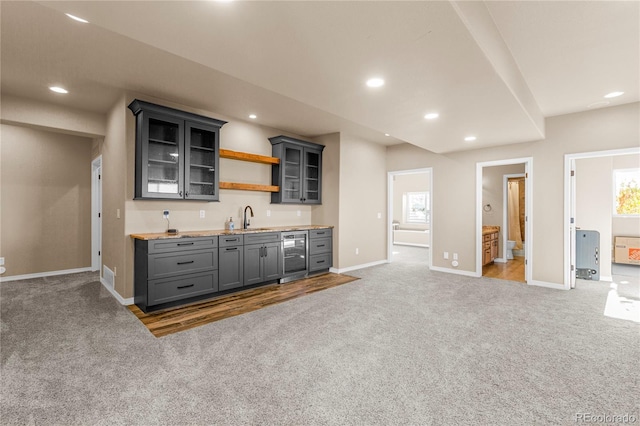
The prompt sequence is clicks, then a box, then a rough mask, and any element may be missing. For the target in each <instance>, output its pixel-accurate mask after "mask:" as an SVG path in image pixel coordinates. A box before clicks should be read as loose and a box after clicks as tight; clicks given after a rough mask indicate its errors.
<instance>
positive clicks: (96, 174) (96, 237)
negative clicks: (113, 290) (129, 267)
mask: <svg viewBox="0 0 640 426" xmlns="http://www.w3.org/2000/svg"><path fill="white" fill-rule="evenodd" d="M91 270H92V271H99V272H100V276H102V155H99V156H98V157H96V158H95V159H94V160H93V161H91Z"/></svg>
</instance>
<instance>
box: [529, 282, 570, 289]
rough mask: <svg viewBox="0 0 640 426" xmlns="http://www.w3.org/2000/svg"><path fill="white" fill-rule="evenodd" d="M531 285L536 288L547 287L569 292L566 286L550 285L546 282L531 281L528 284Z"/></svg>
mask: <svg viewBox="0 0 640 426" xmlns="http://www.w3.org/2000/svg"><path fill="white" fill-rule="evenodd" d="M527 284H529V285H534V286H536V287H546V288H552V289H554V290H569V289H568V288H566V287H565V286H564V285H562V284H556V283H549V282H546V281H537V280H531V282H529V283H527Z"/></svg>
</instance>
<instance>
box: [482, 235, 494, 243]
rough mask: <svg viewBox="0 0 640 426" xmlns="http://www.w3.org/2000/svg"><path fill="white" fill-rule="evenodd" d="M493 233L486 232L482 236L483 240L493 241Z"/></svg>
mask: <svg viewBox="0 0 640 426" xmlns="http://www.w3.org/2000/svg"><path fill="white" fill-rule="evenodd" d="M491 235H493V234H486V235H483V236H482V241H491Z"/></svg>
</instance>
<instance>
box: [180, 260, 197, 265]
mask: <svg viewBox="0 0 640 426" xmlns="http://www.w3.org/2000/svg"><path fill="white" fill-rule="evenodd" d="M193 262H195V260H189V261H187V262H178V265H188V264H189V263H193Z"/></svg>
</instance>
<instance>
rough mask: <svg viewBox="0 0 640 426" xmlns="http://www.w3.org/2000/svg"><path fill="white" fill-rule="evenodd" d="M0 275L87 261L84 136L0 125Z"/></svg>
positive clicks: (67, 266) (87, 173) (71, 266)
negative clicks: (0, 260)
mask: <svg viewBox="0 0 640 426" xmlns="http://www.w3.org/2000/svg"><path fill="white" fill-rule="evenodd" d="M0 133H1V135H0V140H1V148H0V169H1V175H0V183H1V185H0V189H1V199H0V203H1V205H2V208H1V210H2V217H1V219H0V229H1V232H2V234H1V238H0V241H1V242H2V247H1V250H0V251H1V254H0V256H3V257H4V258H5V267H6V268H7V270H6V273H5V275H4V276H5V277H8V276H14V275H24V274H36V273H43V272H50V271H59V270H66V269H76V268H87V267H90V266H91V147H92V141H91V139H89V138H85V137H78V136H69V135H64V134H61V133H53V132H48V131H43V130H39V129H34V128H27V127H18V126H13V125H6V124H3V125H0Z"/></svg>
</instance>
